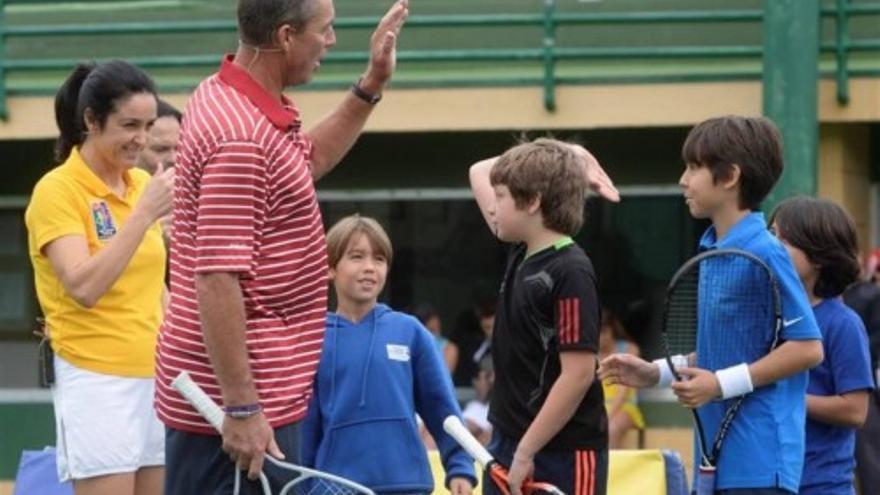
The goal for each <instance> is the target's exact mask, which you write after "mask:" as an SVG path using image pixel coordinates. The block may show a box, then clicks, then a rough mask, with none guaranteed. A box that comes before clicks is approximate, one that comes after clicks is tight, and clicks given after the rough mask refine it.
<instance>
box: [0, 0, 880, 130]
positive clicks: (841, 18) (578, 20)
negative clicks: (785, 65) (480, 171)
mask: <svg viewBox="0 0 880 495" xmlns="http://www.w3.org/2000/svg"><path fill="white" fill-rule="evenodd" d="M22 3H23V4H39V3H41V2H39V0H0V116H2V117H3V118H5V117H6V112H7V107H6V100H7V94H8V93H9V87H8V78H9V76H10V75H11V74H18V75H21V74H27V73H36V72H43V71H58V72H66V71H68V70H70V69H71V68H72V67H73V66H74V65H75V64H76V63H77V62H79V60H81V59H82V58H87V57H88V54H83V55H84V56H83V57H79V58H18V57H15V56H10V55H8V54H7V46H8V42H9V41H10V40H24V39H34V40H39V39H41V38H46V37H53V38H55V37H71V38H75V37H104V36H131V35H144V36H160V35H169V34H175V33H176V34H184V35H186V34H192V35H198V34H203V33H212V34H216V33H229V34H230V35H233V33H234V32H235V30H236V26H235V22H234V21H233V20H231V19H230V20H192V21H161V22H155V21H150V22H146V21H145V22H108V23H97V22H95V23H71V24H61V25H59V24H53V25H9V24H8V22H7V19H8V16H5V14H4V13H5V11H6V6H8V5H10V4H22ZM821 16H822V18H823V19H830V20H833V21H834V22H833V24H832V26H833V28H834V36H833V38H832V39H833V41H828V42H825V43H823V44H822V45H821V52H822V53H828V54H831V55H833V59H834V70H833V76H834V78H835V79H836V82H837V97H838V101H839V102H840V103H841V104H845V103H846V102H848V99H849V80H850V78H851V77H852V76H854V75H856V76H878V75H880V62H878V63H877V67H876V68H870V69H867V70H864V69H861V70H853V69H852V68H851V67H850V64H849V60H850V56H851V54H853V53H856V52H872V53H873V52H876V53H878V58H880V33H878V35H877V37H876V38H875V37H868V38H860V39H853V38H852V36H851V31H850V25H851V20H852V19H853V18H855V17H860V16H878V20H877V25H878V26H880V3H860V4H851V3H850V2H849V1H848V0H836V4H835V5H833V6H832V5H829V6H826V7H824V8H823V9H822V10H821ZM762 18H763V12H762V10H760V9H735V10H732V9H725V10H703V11H654V12H618V13H614V12H586V13H585V12H561V11H560V9H559V6H558V5H557V3H556V0H544V5H543V11H541V12H536V13H533V14H475V15H422V16H420V15H414V16H412V17H411V18H410V19H409V20H408V21H407V28H406V29H407V31H412V30H417V29H420V28H460V29H462V30H465V29H476V30H479V29H485V28H489V27H507V28H514V27H527V28H534V29H535V31H536V33H538V32H540V33H541V36H540V40H541V42H540V46H535V47H533V48H444V47H443V46H440V44H439V43H437V45H434V46H431V47H430V48H428V49H418V50H412V49H405V47H404V48H403V49H401V51H400V53H399V54H398V58H399V60H400V61H401V62H403V63H404V64H402V65H404V66H405V63H406V62H415V63H433V64H444V63H471V62H499V63H502V62H506V63H519V64H524V63H525V64H531V63H534V64H535V65H534V66H531V65H530V67H533V68H540V71H539V72H537V73H536V75H529V74H528V73H529V72H530V71H525V72H526V74H525V75H523V74H517V75H512V76H511V75H506V76H494V77H476V76H474V75H470V74H465V75H464V76H457V77H448V76H443V75H438V77H433V78H431V79H430V80H426V79H422V80H419V79H409V80H408V79H407V78H406V77H401V78H399V79H396V81H395V84H396V85H397V86H423V87H431V86H468V85H534V86H540V87H542V88H543V102H544V106H545V108H546V109H547V110H549V111H552V110H553V109H555V107H556V88H557V86H558V85H560V84H586V83H594V82H615V81H618V82H652V81H660V80H679V81H691V80H732V79H744V78H745V79H759V78H760V77H761V67H760V60H761V55H762V53H763V47H762V46H761V45H759V44H755V45H742V44H740V45H717V46H701V45H699V44H697V45H690V46H688V45H685V46H568V45H564V44H563V43H562V42H561V40H560V31H561V30H562V29H564V28H567V27H571V26H620V27H621V29H624V28H627V27H629V26H635V25H645V24H656V25H669V24H675V25H682V24H683V25H705V24H719V23H721V24H726V23H742V24H746V25H748V24H752V25H758V24H759V23H761V21H762ZM377 21H378V18H375V17H348V18H341V19H338V20H337V22H336V27H337V29H339V30H355V29H370V28H372V27H373V26H375V25H376V22H377ZM622 36H626V35H625V34H624V35H622ZM615 41H616V40H615ZM117 56H118V57H120V58H126V59H127V60H129V61H131V62H132V63H135V64H137V65H139V66H141V67H143V68H145V69H174V68H187V69H190V68H205V69H206V70H208V69H209V68H213V67H215V66H216V65H217V63H218V59H219V53H216V52H212V53H206V54H194V55H165V54H156V55H148V56H126V54H125V53H119V54H118V55H117ZM367 59H368V53H367V52H366V51H331V52H330V54H328V55H327V57H326V58H325V60H324V63H325V64H350V63H355V62H361V63H363V62H366V61H367ZM720 59H739V60H748V61H750V62H755V63H754V64H753V65H752V66H749V67H747V68H745V69H743V68H742V67H736V68H725V67H721V68H719V67H715V66H713V67H712V68H710V69H702V70H700V69H698V70H694V69H693V67H690V70H681V71H677V72H676V71H672V72H666V73H660V74H653V73H650V71H649V70H646V71H645V72H644V73H642V74H638V73H637V74H630V75H624V76H619V75H618V76H614V75H611V76H608V75H604V76H603V75H595V74H591V73H589V71H588V72H587V73H581V74H563V73H561V72H560V67H561V66H560V64H563V63H572V62H580V63H582V65H583V64H587V63H593V64H595V63H601V62H608V63H610V62H612V61H650V62H653V61H669V62H675V61H680V62H683V63H685V62H687V61H694V60H720ZM644 67H645V68H648V67H649V65H645V66H644ZM404 72H405V70H404ZM438 72H439V71H438ZM825 75H828V74H825ZM194 82H195V81H193V83H189V84H178V85H177V86H174V85H172V86H171V87H169V86H163V90H166V91H168V90H171V91H176V90H180V91H185V90H189V89H191V88H192V86H193V84H194ZM344 85H345V83H344V82H342V81H324V82H318V83H314V84H313V87H316V88H340V87H344ZM37 86H38V85H35V86H34V87H33V88H31V89H32V91H31V92H35V93H51V92H52V91H54V88H51V89H50V88H48V87H42V88H40V87H37Z"/></svg>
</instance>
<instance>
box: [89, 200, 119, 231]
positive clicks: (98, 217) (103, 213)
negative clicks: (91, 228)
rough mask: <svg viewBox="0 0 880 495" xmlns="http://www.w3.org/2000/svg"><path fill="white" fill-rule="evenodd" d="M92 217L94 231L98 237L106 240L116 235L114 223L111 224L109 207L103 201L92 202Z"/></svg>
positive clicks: (111, 218)
mask: <svg viewBox="0 0 880 495" xmlns="http://www.w3.org/2000/svg"><path fill="white" fill-rule="evenodd" d="M91 206H92V219H93V220H94V221H95V233H96V234H97V235H98V239H100V240H102V241H106V240H107V239H110V238H111V237H113V236H114V235H116V225H114V224H113V216H112V215H110V207H108V206H107V203H105V202H104V201H95V202H94V203H92V205H91Z"/></svg>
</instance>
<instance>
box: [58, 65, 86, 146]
mask: <svg viewBox="0 0 880 495" xmlns="http://www.w3.org/2000/svg"><path fill="white" fill-rule="evenodd" d="M94 69H95V64H93V63H84V64H78V65H77V66H76V67H75V68H74V69H73V72H71V73H70V75H69V76H68V77H67V80H66V81H64V84H62V85H61V88H60V89H59V90H58V94H56V95H55V123H56V124H58V130H59V131H61V135H60V136H58V140H57V141H56V142H55V160H56V161H57V162H59V163H60V162H63V161H64V160H65V159H67V156H68V155H69V154H70V151H71V150H72V149H73V147H74V146H77V145H79V144H82V142H83V134H84V130H85V129H84V125H83V119H82V115H78V113H77V106H78V104H79V93H80V89H82V85H83V82H85V80H86V78H87V77H89V74H91V72H92V71H93V70H94Z"/></svg>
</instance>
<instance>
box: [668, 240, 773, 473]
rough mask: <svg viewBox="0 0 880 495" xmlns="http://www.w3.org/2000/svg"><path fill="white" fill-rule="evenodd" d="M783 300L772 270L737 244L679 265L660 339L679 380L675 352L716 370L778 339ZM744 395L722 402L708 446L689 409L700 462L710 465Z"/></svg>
mask: <svg viewBox="0 0 880 495" xmlns="http://www.w3.org/2000/svg"><path fill="white" fill-rule="evenodd" d="M781 327H782V304H781V297H780V295H779V287H778V283H777V281H776V277H775V275H774V274H773V271H772V270H771V269H770V268H769V267H768V266H767V264H766V263H765V262H764V261H763V260H761V259H760V258H759V257H757V256H755V255H754V254H752V253H749V252H747V251H743V250H739V249H715V250H710V251H706V252H703V253H701V254H699V255H697V256H695V257H693V258H691V259H690V260H688V261H687V262H685V264H684V265H682V267H681V268H679V270H678V271H677V272H676V273H675V275H673V277H672V279H671V280H670V282H669V286H668V287H667V291H666V304H665V306H664V313H663V327H662V341H663V346H664V350H665V352H666V360H667V362H668V364H669V366H670V368H671V369H672V372H673V375H674V376H675V378H676V379H677V380H680V379H681V376H680V375H679V373H678V372H677V369H676V368H677V364H680V363H676V362H674V361H676V359H674V356H676V355H685V356H691V358H690V361H692V364H693V365H695V366H696V367H699V368H702V369H705V370H709V371H717V370H720V369H724V368H727V367H730V366H734V365H737V364H740V363H752V362H755V361H757V360H758V359H760V358H762V357H763V356H765V355H767V353H769V352H770V351H771V350H772V349H773V348H774V347H775V346H776V345H777V343H778V339H779V331H780V329H781ZM744 398H745V397H737V398H733V399H730V400H728V401H726V404H725V406H724V407H725V413H724V417H723V419H722V421H721V424H720V425H719V428H718V430H717V432H716V435H715V437H714V440H713V442H712V445H711V449H710V448H709V445H710V444H709V439H708V438H707V436H706V433H705V431H704V428H703V424H702V421H701V419H700V414H699V412H698V411H697V410H693V414H694V423H695V426H696V429H697V435H698V438H699V441H700V445H701V450H702V462H701V464H702V465H703V466H707V467H708V466H713V465H714V464H715V460H716V459H717V457H718V452H719V451H720V448H721V443H722V441H723V440H724V436H725V435H726V434H727V431H728V430H729V428H730V425H731V422H732V420H733V417H734V416H735V415H736V413H737V411H738V410H739V408H740V406H741V405H742V401H743V400H744Z"/></svg>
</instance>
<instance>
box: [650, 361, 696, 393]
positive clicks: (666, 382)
mask: <svg viewBox="0 0 880 495" xmlns="http://www.w3.org/2000/svg"><path fill="white" fill-rule="evenodd" d="M652 362H653V364H654V365H655V366H657V368H658V369H659V370H660V379H659V380H657V385H654V386H655V387H668V386H670V385H672V382H673V381H675V375H674V374H673V373H672V369H671V368H670V367H669V361H667V360H666V358H661V359H655V360H654V361H652ZM672 364H673V365H674V366H675V367H676V368H679V367H682V366H687V357H686V356H684V355H682V354H676V355H675V356H672Z"/></svg>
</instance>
